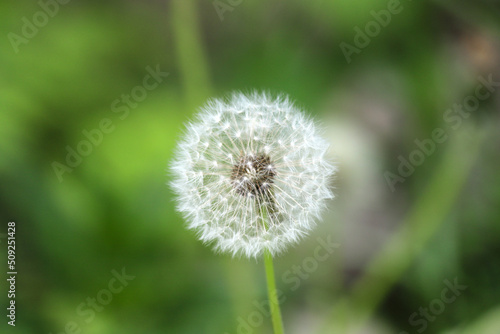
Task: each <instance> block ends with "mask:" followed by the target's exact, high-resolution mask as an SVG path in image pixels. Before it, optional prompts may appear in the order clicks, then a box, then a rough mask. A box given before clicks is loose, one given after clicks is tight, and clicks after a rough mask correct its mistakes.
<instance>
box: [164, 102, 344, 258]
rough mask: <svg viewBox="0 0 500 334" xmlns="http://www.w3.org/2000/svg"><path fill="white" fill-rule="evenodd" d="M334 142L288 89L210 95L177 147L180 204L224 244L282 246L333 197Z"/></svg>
mask: <svg viewBox="0 0 500 334" xmlns="http://www.w3.org/2000/svg"><path fill="white" fill-rule="evenodd" d="M327 148H328V144H327V142H326V141H325V140H323V138H321V136H320V135H319V134H318V130H317V128H316V126H315V124H314V123H313V121H312V120H311V119H309V118H307V117H306V116H305V115H304V114H303V113H302V112H301V111H300V110H298V109H297V108H296V107H295V106H293V104H292V103H291V102H290V101H289V99H288V98H287V97H283V96H281V97H277V98H272V97H271V96H270V95H267V94H265V93H253V94H252V95H250V96H247V95H244V94H241V93H233V94H232V95H231V96H230V98H228V99H227V100H211V101H209V102H208V103H207V105H206V106H205V107H203V108H202V109H201V111H200V112H199V113H198V115H197V116H196V119H195V121H193V122H192V123H189V124H188V125H187V128H186V131H185V133H184V135H183V137H182V139H181V140H180V142H179V144H178V146H177V149H176V151H175V154H174V161H173V162H172V165H171V172H172V174H173V181H172V182H171V187H172V189H173V190H174V192H175V193H176V195H177V203H178V205H177V208H178V210H179V211H180V212H181V213H182V214H183V215H184V218H185V219H186V220H187V221H188V227H189V228H190V229H193V230H195V231H197V233H198V235H199V237H200V239H201V240H202V241H204V242H207V243H213V244H214V247H215V249H216V250H217V251H222V252H229V253H232V254H233V255H246V256H248V257H257V256H259V255H261V254H263V252H264V251H265V250H268V251H269V252H270V253H271V254H272V255H276V254H279V253H281V252H282V251H284V250H285V249H286V248H287V247H288V246H289V245H291V244H293V243H296V242H297V241H298V240H299V239H300V238H301V237H303V236H304V235H306V234H307V233H308V231H310V230H311V228H313V227H314V225H315V223H316V221H317V220H318V219H319V218H320V215H321V212H322V210H323V209H324V207H325V200H326V199H328V198H332V197H333V194H332V192H331V191H330V189H329V181H330V180H331V177H332V175H333V173H334V172H335V167H334V166H333V165H331V164H330V163H329V162H328V161H327V159H326V157H325V154H326V151H327Z"/></svg>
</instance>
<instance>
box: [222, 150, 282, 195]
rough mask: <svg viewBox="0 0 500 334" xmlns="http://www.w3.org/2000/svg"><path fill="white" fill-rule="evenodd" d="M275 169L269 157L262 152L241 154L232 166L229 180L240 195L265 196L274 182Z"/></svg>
mask: <svg viewBox="0 0 500 334" xmlns="http://www.w3.org/2000/svg"><path fill="white" fill-rule="evenodd" d="M275 175H276V169H275V168H274V166H273V164H272V162H271V158H270V157H269V156H268V155H267V154H264V153H257V154H254V153H249V154H243V155H241V157H240V160H239V161H238V163H236V164H235V165H234V166H233V170H232V172H231V182H232V185H233V187H234V189H235V190H236V192H237V193H238V194H240V195H242V196H249V197H254V196H265V195H266V194H267V193H268V192H269V191H270V188H271V185H272V184H273V182H274V176H275Z"/></svg>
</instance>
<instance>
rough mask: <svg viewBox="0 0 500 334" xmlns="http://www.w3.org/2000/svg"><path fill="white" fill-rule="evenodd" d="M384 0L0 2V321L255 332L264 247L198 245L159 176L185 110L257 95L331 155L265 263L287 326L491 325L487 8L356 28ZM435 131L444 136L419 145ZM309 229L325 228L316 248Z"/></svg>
mask: <svg viewBox="0 0 500 334" xmlns="http://www.w3.org/2000/svg"><path fill="white" fill-rule="evenodd" d="M62 2H66V3H62ZM391 6H395V5H394V4H391V2H388V1H368V0H358V1H350V0H336V1H326V0H324V1H318V0H310V1H300V0H291V1H282V0H271V1H262V0H252V1H246V0H243V1H237V0H232V1H229V0H220V1H210V0H207V1H202V0H198V1H196V0H171V1H168V0H163V1H162V0H155V1H153V0H148V1H84V2H82V1H61V3H59V2H55V1H49V0H42V1H41V2H36V1H2V2H1V3H0V35H1V36H2V38H1V41H0V44H1V45H0V200H1V202H0V208H1V211H0V221H1V222H2V224H1V226H2V229H1V231H0V233H1V234H0V253H1V255H2V259H6V249H7V247H6V236H7V235H6V233H7V222H8V221H15V222H16V223H17V230H16V232H17V233H16V238H17V249H16V250H17V271H18V276H17V293H16V303H17V304H16V305H17V319H16V320H17V322H16V327H15V328H12V327H11V326H8V325H7V324H6V322H7V319H6V317H5V315H4V314H3V313H2V319H3V320H2V323H1V324H0V332H1V333H19V334H24V333H37V334H38V333H54V334H55V333H58V334H59V333H93V334H101V333H150V334H156V333H177V334H188V333H196V334H199V333H221V334H223V333H271V331H272V330H271V321H270V319H269V318H268V317H267V316H266V314H265V312H264V311H262V310H261V309H262V307H260V308H259V306H258V305H259V304H261V303H264V302H265V300H266V287H265V275H264V270H263V263H262V261H256V260H248V259H231V258H230V256H227V255H217V254H214V253H213V252H212V251H211V249H210V247H207V246H205V245H202V244H201V243H200V242H199V241H198V240H197V238H196V237H195V235H194V233H193V232H191V231H187V230H186V229H185V228H184V223H183V221H182V219H181V218H180V216H179V215H178V214H177V213H176V212H175V210H174V201H173V197H172V193H171V192H170V190H169V189H168V187H167V186H166V183H167V182H168V175H167V172H166V169H167V165H168V162H169V160H170V159H171V154H172V150H173V147H174V146H175V143H176V139H177V138H178V137H179V135H180V134H181V133H182V129H183V124H184V122H186V121H188V120H189V119H190V117H191V116H192V115H193V113H195V112H196V109H197V108H198V107H199V106H200V105H201V104H203V103H204V101H205V100H206V99H207V98H209V97H221V96H224V95H225V94H227V93H228V92H230V91H232V90H242V91H251V90H252V89H258V90H268V91H270V92H274V93H279V92H285V93H287V94H289V95H290V96H291V98H292V99H294V100H295V101H296V103H297V105H299V106H300V107H302V108H304V109H305V110H307V112H308V113H310V114H311V115H313V116H314V117H315V118H317V119H318V122H319V123H321V125H322V127H323V129H324V133H325V136H326V137H327V138H328V140H329V141H330V142H331V152H330V154H331V158H332V159H335V160H336V161H337V163H338V166H339V168H340V172H339V173H338V176H337V178H336V180H335V181H334V186H335V193H336V195H337V198H336V200H335V201H332V202H331V203H329V210H328V212H327V213H326V214H325V217H324V221H323V222H322V223H321V224H320V225H319V226H318V228H317V229H316V230H315V231H314V232H313V233H312V234H311V235H310V236H309V237H307V238H305V239H304V240H303V241H302V242H301V243H300V244H299V245H298V246H297V247H295V248H293V249H291V250H290V251H289V252H287V253H286V254H284V255H283V256H281V257H279V258H277V259H276V260H275V265H276V274H277V285H278V289H280V290H281V291H282V292H283V296H284V299H285V300H284V302H283V304H282V312H283V319H284V325H285V330H286V332H287V333H290V334H293V333H297V334H303V333H308V334H309V333H369V334H371V333H373V334H378V333H384V334H385V333H389V334H390V333H396V334H404V333H407V334H413V333H422V332H425V333H429V334H430V333H445V334H456V333H470V334H475V333H478V334H483V333H486V334H489V333H495V334H496V333H499V331H500V284H499V283H498V282H499V281H500V261H499V256H500V224H499V223H500V221H499V218H500V173H499V162H500V158H499V153H500V132H499V130H498V129H499V125H500V117H499V116H500V115H499V108H500V94H499V92H498V90H499V89H500V87H499V86H498V84H496V86H495V85H492V86H490V87H489V88H490V90H488V88H484V87H483V88H479V91H480V93H482V94H483V95H484V94H486V93H487V92H489V93H490V94H489V95H488V97H487V98H484V99H481V100H480V101H479V102H478V104H477V105H474V99H472V98H471V97H474V96H476V94H477V89H478V87H479V86H480V85H481V82H482V80H483V81H484V80H486V81H487V80H488V78H490V79H491V80H492V81H494V82H500V65H499V64H500V63H499V61H500V44H499V41H500V39H499V37H500V5H499V3H498V2H497V1H493V0H474V1H465V0H464V1H452V0H434V1H403V0H402V1H401V3H400V5H399V6H396V7H394V8H398V10H399V9H400V10H399V12H397V13H395V14H391V15H390V22H387V24H384V26H382V25H381V24H377V23H373V22H377V21H375V16H379V17H380V15H382V16H383V14H380V13H381V12H380V11H387V10H388V8H389V7H390V8H393V7H391ZM372 11H375V13H378V14H373V12H372ZM40 13H41V14H40ZM43 13H49V14H50V15H49V14H43ZM384 13H386V12H384ZM379 19H380V18H379ZM387 20H388V19H387V17H386V21H387ZM370 22H372V23H370ZM30 25H31V26H30ZM377 25H378V27H379V28H378V29H377ZM367 28H368V29H372V30H370V34H371V35H372V37H370V36H368V37H364V38H363V37H359V36H358V37H357V35H358V34H359V30H357V29H360V30H361V31H365V29H367ZM356 41H357V42H358V44H356ZM343 43H346V44H343ZM347 44H349V45H350V46H352V47H357V49H356V51H355V52H353V53H352V54H350V56H349V57H346V55H345V52H343V49H342V47H341V46H342V45H344V46H345V45H347ZM359 46H362V47H359ZM347 58H349V59H347ZM157 68H158V69H159V70H160V71H162V72H168V76H167V75H166V74H165V75H163V76H160V77H159V78H161V82H160V83H159V84H158V85H156V86H155V88H152V89H150V90H144V89H143V88H141V87H143V86H144V83H143V80H144V78H145V77H146V76H147V75H148V69H149V70H151V69H157ZM480 78H483V79H480ZM152 82H153V81H150V85H151V83H152ZM137 87H139V88H137ZM150 87H151V86H150ZM141 92H146V94H145V95H144V94H143V95H141ZM132 93H133V94H135V95H133V96H136V98H135V100H134V98H133V97H132V100H129V101H128V102H126V101H125V100H123V99H126V98H127V95H131V94H132ZM137 96H139V98H138V99H137ZM117 99H118V100H117ZM116 101H118V102H116ZM464 102H466V103H469V105H468V107H467V108H468V110H469V109H470V111H466V112H463V113H462V114H460V113H459V112H457V111H453V108H454V105H455V104H456V105H458V106H460V105H463V103H464ZM127 103H128V104H127ZM450 108H452V111H448V110H449V109H450ZM455 108H458V107H455ZM103 120H104V123H106V122H107V123H106V124H107V125H105V126H104V127H105V128H106V129H107V130H108V131H107V132H106V133H104V132H102V133H101V134H102V138H101V137H100V136H99V135H95V137H94V138H95V141H96V143H97V144H95V145H92V146H90V148H89V147H88V146H86V147H85V144H82V142H83V141H85V140H86V137H85V133H87V132H85V131H88V132H91V133H95V132H92V131H94V130H96V129H99V128H100V126H102V122H103ZM106 120H107V121H106ZM435 129H443V131H444V133H445V136H446V139H445V140H443V141H442V142H440V143H436V142H434V144H433V145H434V146H435V147H434V148H433V149H432V150H431V148H432V145H431V144H429V145H430V146H427V149H428V152H430V153H425V152H424V153H415V152H423V150H424V149H422V148H419V146H418V144H417V143H416V141H420V142H422V141H423V142H427V143H428V140H429V139H430V138H432V136H433V131H435ZM99 138H100V139H99ZM426 140H427V141H426ZM79 145H80V146H79ZM82 145H83V146H82ZM79 147H80V149H82V150H83V151H84V152H86V153H85V156H82V157H81V161H78V159H77V158H73V159H76V160H72V161H73V162H72V163H74V165H75V166H74V167H71V168H69V167H68V169H59V175H58V172H56V169H55V166H58V167H59V168H61V165H62V164H65V165H66V166H68V162H67V161H66V159H67V155H68V152H69V150H77V151H78V150H79ZM410 158H411V159H413V160H414V161H417V162H418V166H415V164H413V167H408V166H407V167H406V168H407V169H406V172H405V169H404V167H401V166H402V164H405V163H403V162H402V161H403V160H405V161H406V160H410ZM415 159H416V160H415ZM419 159H420V160H419ZM58 164H61V165H58ZM401 168H403V169H401ZM412 168H413V170H411V169H412ZM69 169H71V171H70V170H69ZM398 169H401V170H402V171H403V173H404V174H405V175H404V176H401V174H400V172H398ZM388 173H392V174H388ZM388 175H391V176H388ZM397 175H399V176H397ZM388 177H389V179H390V180H392V185H391V182H388ZM395 177H396V179H397V180H398V181H397V182H395V181H394V180H395ZM398 177H399V178H398ZM318 238H322V239H323V240H326V239H328V238H329V239H330V241H331V242H335V243H337V244H338V247H336V248H335V251H334V252H333V253H332V254H329V255H328V257H327V258H326V259H322V260H321V261H319V260H318V259H316V258H314V254H315V250H316V248H317V247H318V246H319V245H320V244H321V243H320V242H319V241H318ZM1 263H2V268H4V269H2V270H1V272H2V274H1V275H0V277H3V278H2V279H1V281H0V288H1V289H0V291H1V297H0V306H1V307H0V309H2V310H3V312H4V313H6V307H7V301H8V299H7V297H6V291H7V284H6V280H5V279H4V278H5V275H6V272H7V269H6V260H2V262H1ZM123 270H125V273H126V275H129V276H130V277H129V278H130V280H129V281H126V286H123V289H122V290H120V292H116V293H112V294H110V293H109V292H107V291H109V289H110V288H109V284H110V282H112V279H113V277H115V274H116V272H120V273H121V272H122V271H123ZM114 273H115V274H114ZM131 277H133V279H132V278H131ZM113 282H114V281H113ZM115 283H116V282H115ZM115 283H113V284H115ZM455 283H457V284H459V285H460V288H458V290H457V289H456V291H455V297H456V298H453V301H452V302H444V301H443V298H446V300H448V301H449V300H450V298H451V297H453V296H454V294H453V293H452V292H451V291H449V290H446V289H447V286H448V285H450V284H451V285H454V284H455ZM117 286H119V284H118V283H116V284H115V287H117ZM463 286H466V289H465V290H464V289H463V288H462V287H463ZM443 291H444V292H443ZM110 296H111V297H110ZM443 296H445V297H443ZM93 299H94V300H96V302H95V303H96V304H94V306H91V304H90V303H92V300H93ZM89 310H94V311H89ZM264 310H265V308H264Z"/></svg>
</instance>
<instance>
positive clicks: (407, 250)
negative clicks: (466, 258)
mask: <svg viewBox="0 0 500 334" xmlns="http://www.w3.org/2000/svg"><path fill="white" fill-rule="evenodd" d="M486 133H487V131H484V130H482V131H479V130H475V131H473V130H470V131H466V130H465V129H464V130H463V131H460V133H459V134H457V135H455V136H452V137H451V138H450V140H449V141H450V142H449V143H448V144H449V145H448V146H447V152H445V154H444V156H443V158H442V161H441V162H440V164H439V165H438V167H437V169H436V170H435V172H434V175H433V177H432V178H431V179H430V181H429V184H428V186H427V187H426V188H425V190H424V191H423V192H422V194H421V195H420V197H419V198H418V200H417V201H416V203H415V205H414V207H413V209H412V210H411V211H410V213H409V214H408V216H407V218H406V219H405V222H403V224H402V225H401V227H400V229H399V230H398V231H397V232H395V233H394V235H393V236H392V237H391V240H390V241H389V242H388V243H387V244H386V245H385V247H383V248H382V250H381V251H380V252H379V253H378V254H377V255H376V256H375V258H374V259H373V260H372V261H371V263H370V265H369V266H368V267H367V268H366V271H365V273H364V275H363V277H361V278H360V279H359V280H358V281H357V282H356V283H355V284H354V286H353V288H352V290H351V293H350V294H349V296H348V297H347V298H343V299H341V300H340V301H339V303H338V304H337V305H336V306H335V307H334V309H333V313H332V316H331V318H330V320H329V323H328V325H327V327H326V328H325V331H324V332H325V333H357V332H358V331H357V330H358V329H360V328H361V327H362V326H363V325H364V323H365V322H366V321H367V320H368V319H369V317H370V316H371V315H372V313H373V312H374V311H375V309H376V308H377V306H378V305H379V304H380V302H381V301H382V299H383V298H384V296H385V295H386V294H387V292H388V291H389V290H390V288H391V287H392V286H393V285H394V283H396V282H397V281H398V280H399V278H400V277H401V275H402V274H403V273H404V271H405V270H406V269H407V268H408V267H409V266H410V264H411V263H412V261H413V260H414V259H415V258H416V257H417V256H418V255H419V254H420V252H421V251H422V249H423V247H424V246H425V244H426V242H427V241H429V239H430V238H431V237H432V236H433V234H434V233H435V232H436V230H437V229H438V228H439V227H440V226H441V224H442V223H443V221H444V220H445V219H446V217H447V215H448V213H449V212H450V210H451V209H452V208H453V204H454V203H455V201H456V199H457V197H458V195H459V194H460V189H461V188H462V186H463V185H464V183H465V181H466V180H467V176H468V175H469V173H470V170H471V168H472V166H473V164H474V162H475V160H476V158H477V155H478V153H479V150H480V148H481V145H482V143H483V142H484V140H485V137H486ZM438 149H439V148H438ZM441 149H443V148H441Z"/></svg>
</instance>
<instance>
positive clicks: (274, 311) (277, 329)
mask: <svg viewBox="0 0 500 334" xmlns="http://www.w3.org/2000/svg"><path fill="white" fill-rule="evenodd" d="M264 260H265V264H266V278H267V294H268V296H269V308H270V309H271V318H272V320H273V329H274V334H283V333H284V332H283V322H282V321H281V311H280V304H279V302H278V294H277V292H276V283H275V280H274V266H273V256H272V255H271V253H270V252H269V251H268V250H266V251H265V253H264Z"/></svg>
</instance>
